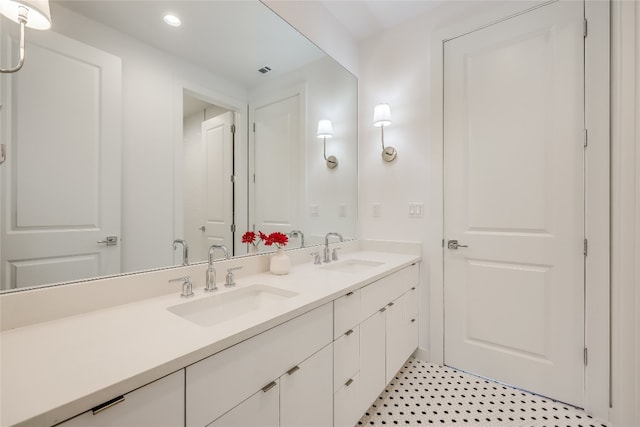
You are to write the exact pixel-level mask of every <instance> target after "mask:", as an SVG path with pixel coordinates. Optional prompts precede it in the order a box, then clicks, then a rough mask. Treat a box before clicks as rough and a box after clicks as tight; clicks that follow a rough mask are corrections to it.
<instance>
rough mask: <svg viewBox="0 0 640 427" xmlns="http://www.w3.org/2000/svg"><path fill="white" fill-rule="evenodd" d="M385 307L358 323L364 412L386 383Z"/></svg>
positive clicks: (361, 405)
mask: <svg viewBox="0 0 640 427" xmlns="http://www.w3.org/2000/svg"><path fill="white" fill-rule="evenodd" d="M386 309H387V308H386V307H383V308H381V309H380V310H378V311H377V312H375V313H374V314H373V315H372V316H371V317H369V318H368V319H366V320H365V321H364V322H362V323H361V324H360V397H361V401H360V412H361V413H364V412H365V411H366V410H367V409H368V408H369V406H370V405H371V404H372V403H373V402H374V401H375V400H376V398H377V397H378V395H379V394H380V392H382V390H384V386H385V385H386V384H387V383H386V381H385V317H386V313H385V312H386Z"/></svg>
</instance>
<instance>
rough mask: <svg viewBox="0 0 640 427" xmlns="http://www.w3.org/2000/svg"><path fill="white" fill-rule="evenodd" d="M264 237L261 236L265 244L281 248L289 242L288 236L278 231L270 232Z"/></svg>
mask: <svg viewBox="0 0 640 427" xmlns="http://www.w3.org/2000/svg"><path fill="white" fill-rule="evenodd" d="M260 237H262V236H260ZM265 237H266V239H264V238H263V240H264V244H265V246H271V245H276V246H277V247H279V248H283V247H285V246H286V245H287V243H288V242H289V238H288V237H287V235H286V234H284V233H281V232H279V231H276V232H274V233H271V234H269V235H268V236H265Z"/></svg>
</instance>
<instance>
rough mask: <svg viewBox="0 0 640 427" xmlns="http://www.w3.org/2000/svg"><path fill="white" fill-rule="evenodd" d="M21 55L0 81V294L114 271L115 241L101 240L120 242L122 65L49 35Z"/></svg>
mask: <svg viewBox="0 0 640 427" xmlns="http://www.w3.org/2000/svg"><path fill="white" fill-rule="evenodd" d="M9 27H11V28H13V26H9V25H4V23H3V26H2V29H3V34H2V45H3V46H11V49H7V50H6V51H5V55H6V57H5V58H3V63H8V62H5V60H7V57H10V56H11V55H12V52H9V50H15V49H16V48H17V41H16V35H15V34H8V33H6V30H7V29H8V28H9ZM8 40H10V41H8ZM26 51H27V59H26V61H25V65H24V67H23V68H22V69H21V70H20V71H19V72H17V73H15V74H3V75H2V105H3V107H2V110H1V111H2V112H1V114H2V143H3V144H5V145H6V147H7V152H8V159H7V161H6V162H5V163H4V164H2V165H1V166H0V173H1V174H2V180H1V182H2V188H1V189H0V193H1V197H0V205H1V208H2V209H1V211H2V212H1V214H0V215H1V221H2V223H1V227H0V228H1V229H2V232H1V238H2V243H1V244H2V250H1V253H2V263H1V267H0V268H1V270H2V271H1V274H2V276H1V277H2V279H1V286H0V288H2V289H11V288H18V287H25V286H32V285H40V284H45V283H53V282H61V281H69V280H78V279H84V278H89V277H95V276H102V275H105V274H112V273H119V272H120V244H119V243H120V242H119V240H118V241H117V244H114V245H109V246H107V245H106V244H104V243H98V241H105V239H106V237H107V236H113V237H114V238H116V239H120V185H121V184H120V180H121V177H120V144H121V131H120V129H121V124H120V122H121V117H120V115H121V62H120V59H119V58H117V57H115V56H112V55H110V54H108V53H106V52H102V51H100V50H97V49H95V48H93V47H90V46H87V45H85V44H82V43H79V42H77V41H75V40H72V39H68V38H66V37H64V36H61V35H59V34H56V33H55V32H52V31H32V32H30V33H29V37H28V41H27V46H26Z"/></svg>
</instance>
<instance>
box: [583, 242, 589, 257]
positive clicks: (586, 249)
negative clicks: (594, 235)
mask: <svg viewBox="0 0 640 427" xmlns="http://www.w3.org/2000/svg"><path fill="white" fill-rule="evenodd" d="M588 252H589V242H588V241H587V239H584V252H583V253H584V256H587V253H588Z"/></svg>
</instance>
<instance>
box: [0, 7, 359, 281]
mask: <svg viewBox="0 0 640 427" xmlns="http://www.w3.org/2000/svg"><path fill="white" fill-rule="evenodd" d="M168 11H171V12H172V13H174V14H175V15H177V16H178V17H179V18H180V19H181V21H182V26H181V27H177V28H174V27H169V26H167V25H166V24H165V23H164V22H163V19H162V18H163V16H164V15H165V14H166V13H167V12H168ZM51 15H52V21H53V26H52V29H51V30H50V31H47V32H27V41H26V45H27V52H28V55H27V58H26V61H25V65H24V67H23V69H21V70H20V72H18V73H15V74H13V75H3V76H2V77H1V81H0V83H1V87H0V94H1V96H2V99H1V101H2V105H3V108H2V109H1V110H0V115H1V117H0V119H1V129H0V136H1V139H2V141H1V142H2V144H4V145H5V147H6V151H7V161H6V162H5V163H3V164H2V165H0V220H1V227H0V228H1V236H0V237H1V239H2V241H1V244H0V258H1V261H2V262H1V266H0V269H1V271H0V273H1V283H0V289H2V290H5V291H6V290H12V289H23V288H26V287H30V286H38V285H44V284H51V283H60V282H69V281H76V280H83V279H87V278H93V277H102V276H106V275H112V274H120V273H127V272H134V271H141V270H149V269H155V268H164V267H169V266H174V265H181V264H182V262H183V250H182V247H181V246H180V245H178V246H177V249H176V250H174V249H173V245H172V243H173V241H174V240H176V239H178V240H184V241H185V242H186V243H187V245H188V247H189V260H190V262H191V263H194V262H200V261H203V260H205V259H206V254H207V249H208V247H209V246H210V245H211V244H213V243H217V244H224V245H225V246H227V247H228V248H229V250H230V251H232V253H233V254H234V255H235V256H239V255H245V254H247V253H248V252H250V250H249V248H250V247H249V245H246V244H243V243H242V242H241V236H242V235H243V234H244V233H245V232H246V231H248V230H256V231H258V230H260V231H263V232H265V233H271V232H274V231H281V232H284V233H287V234H289V235H290V243H289V245H288V248H295V247H298V246H300V245H301V244H302V237H303V236H304V244H305V245H310V244H311V245H313V244H318V243H320V242H321V241H322V239H323V237H324V235H325V234H326V233H327V232H329V231H337V232H340V233H341V234H342V235H344V236H345V237H347V238H355V236H356V222H355V221H356V217H357V212H356V207H357V122H356V121H357V82H356V79H355V77H354V76H352V75H351V74H350V73H348V72H347V71H346V70H344V69H343V68H342V67H340V66H339V65H338V64H337V63H336V62H335V61H333V60H332V59H331V58H329V57H327V56H326V55H325V54H324V53H323V52H321V51H320V50H319V49H318V48H317V47H315V46H314V45H313V44H311V43H310V42H309V41H308V40H306V39H305V38H304V37H303V36H301V35H300V34H299V33H297V32H296V31H295V30H293V29H292V28H291V27H290V26H289V25H288V24H286V23H285V22H284V21H282V20H281V19H280V18H279V17H278V16H276V15H275V14H273V13H272V12H271V11H270V10H269V9H268V8H267V7H265V6H264V5H263V4H261V3H260V2H258V1H243V2H237V1H228V2H226V1H215V2H201V1H176V2H171V1H163V2H153V1H148V2H140V1H118V2H113V1H55V2H52V3H51ZM0 37H1V40H0V43H1V46H2V50H1V51H0V59H1V62H2V64H1V65H4V64H8V63H10V62H11V61H12V60H15V58H16V57H17V55H18V52H17V51H18V41H17V40H18V37H19V34H18V30H17V26H16V25H14V24H13V23H12V22H10V21H8V20H6V19H5V18H2V19H1V20H0ZM5 47H6V48H5ZM320 119H329V120H331V121H332V124H333V133H334V136H333V138H331V139H330V140H329V139H328V140H327V152H329V153H331V154H332V155H334V156H336V157H337V158H338V159H340V163H339V166H338V167H336V168H335V169H328V168H327V167H326V162H325V160H324V158H323V145H322V141H321V140H319V139H318V138H317V135H316V126H317V123H318V121H319V120H320ZM259 248H260V250H268V249H269V248H266V247H265V246H264V245H259Z"/></svg>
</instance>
